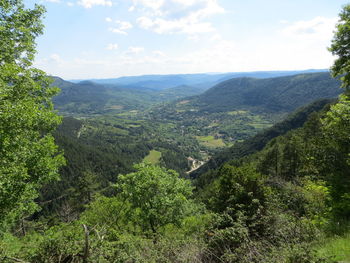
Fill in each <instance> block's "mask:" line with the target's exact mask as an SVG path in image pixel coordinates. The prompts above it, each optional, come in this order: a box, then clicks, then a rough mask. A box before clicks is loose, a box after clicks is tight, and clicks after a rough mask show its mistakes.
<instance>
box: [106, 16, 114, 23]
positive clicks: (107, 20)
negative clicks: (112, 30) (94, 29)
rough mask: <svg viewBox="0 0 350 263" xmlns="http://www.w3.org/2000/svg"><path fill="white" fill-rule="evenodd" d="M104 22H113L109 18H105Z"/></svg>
mask: <svg viewBox="0 0 350 263" xmlns="http://www.w3.org/2000/svg"><path fill="white" fill-rule="evenodd" d="M105 21H106V22H108V23H111V22H112V21H113V20H112V18H110V17H106V19H105Z"/></svg>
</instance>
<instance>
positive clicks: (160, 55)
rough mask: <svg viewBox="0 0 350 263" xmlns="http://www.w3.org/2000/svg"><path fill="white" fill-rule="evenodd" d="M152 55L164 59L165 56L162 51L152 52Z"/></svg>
mask: <svg viewBox="0 0 350 263" xmlns="http://www.w3.org/2000/svg"><path fill="white" fill-rule="evenodd" d="M152 54H153V55H155V56H157V57H164V56H165V53H164V52H163V51H160V50H154V51H153V52H152Z"/></svg>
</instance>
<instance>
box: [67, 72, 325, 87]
mask: <svg viewBox="0 0 350 263" xmlns="http://www.w3.org/2000/svg"><path fill="white" fill-rule="evenodd" d="M314 72H328V70H327V69H309V70H295V71H253V72H229V73H199V74H171V75H142V76H124V77H119V78H109V79H87V80H88V81H91V82H94V83H98V84H103V85H122V86H128V87H138V88H148V89H153V90H163V89H168V88H172V87H176V86H182V85H187V86H193V87H199V88H202V89H203V90H205V89H208V88H210V87H212V86H214V85H216V84H218V83H220V82H222V81H225V80H228V79H231V78H240V77H251V78H274V77H281V76H290V75H296V74H302V73H314ZM80 81H82V80H72V81H71V82H73V83H79V82H80Z"/></svg>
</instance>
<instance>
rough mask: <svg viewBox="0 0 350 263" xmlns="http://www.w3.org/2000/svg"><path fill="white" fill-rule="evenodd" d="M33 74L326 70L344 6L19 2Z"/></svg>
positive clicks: (253, 0) (284, 0)
mask: <svg viewBox="0 0 350 263" xmlns="http://www.w3.org/2000/svg"><path fill="white" fill-rule="evenodd" d="M24 2H25V4H26V5H27V6H29V7H30V6H32V5H33V4H34V3H40V4H43V5H44V6H45V7H46V8H47V13H46V15H45V19H44V24H45V32H44V35H42V36H40V37H39V38H38V41H37V43H38V46H37V48H38V54H37V56H36V60H35V66H36V67H38V68H40V69H43V70H45V71H46V72H47V73H49V74H51V75H56V76H60V77H62V78H65V79H84V78H85V79H86V78H112V77H119V76H130V75H143V74H175V73H203V72H237V71H239V72H241V71H256V70H300V69H309V68H329V67H330V66H331V65H332V62H333V60H334V58H333V57H332V56H331V54H330V53H329V52H328V51H327V47H329V46H330V41H331V39H332V35H333V33H332V32H333V30H334V28H335V24H336V22H337V20H338V14H339V12H340V10H341V8H342V6H343V5H345V4H347V3H348V2H347V1H343V0H318V1H315V0H245V1H242V0H40V1H33V0H25V1H24Z"/></svg>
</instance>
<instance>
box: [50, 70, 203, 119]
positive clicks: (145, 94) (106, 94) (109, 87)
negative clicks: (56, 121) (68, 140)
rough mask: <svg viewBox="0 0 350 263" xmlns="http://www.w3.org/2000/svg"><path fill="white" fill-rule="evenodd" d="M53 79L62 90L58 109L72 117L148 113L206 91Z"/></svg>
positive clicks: (193, 88) (188, 88) (198, 88)
mask: <svg viewBox="0 0 350 263" xmlns="http://www.w3.org/2000/svg"><path fill="white" fill-rule="evenodd" d="M53 79H54V83H53V86H57V87H59V88H60V89H61V92H60V93H59V94H58V95H57V96H56V97H54V99H53V101H54V104H55V108H56V109H58V110H59V111H60V113H61V114H63V115H71V116H77V115H83V116H89V115H96V114H105V113H110V112H113V113H115V112H117V113H120V112H125V111H130V110H144V109H146V108H148V107H150V106H152V105H153V104H156V103H160V102H166V101H171V100H175V99H179V98H182V97H187V96H192V95H198V94H200V93H202V92H203V91H204V89H203V88H201V87H192V86H185V85H181V86H173V87H171V88H166V89H162V90H153V89H151V88H144V87H140V86H137V85H136V86H135V85H133V86H130V85H119V84H98V83H95V82H92V81H81V82H79V83H72V82H69V81H65V80H63V79H61V78H58V77H53Z"/></svg>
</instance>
